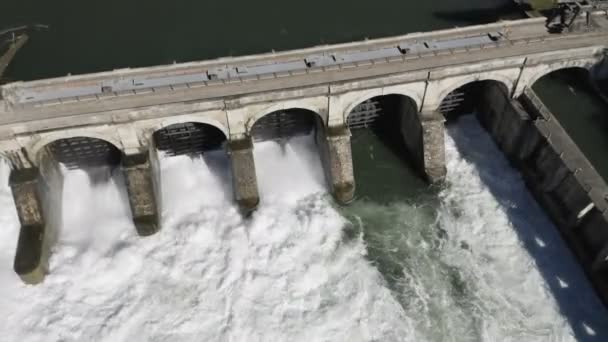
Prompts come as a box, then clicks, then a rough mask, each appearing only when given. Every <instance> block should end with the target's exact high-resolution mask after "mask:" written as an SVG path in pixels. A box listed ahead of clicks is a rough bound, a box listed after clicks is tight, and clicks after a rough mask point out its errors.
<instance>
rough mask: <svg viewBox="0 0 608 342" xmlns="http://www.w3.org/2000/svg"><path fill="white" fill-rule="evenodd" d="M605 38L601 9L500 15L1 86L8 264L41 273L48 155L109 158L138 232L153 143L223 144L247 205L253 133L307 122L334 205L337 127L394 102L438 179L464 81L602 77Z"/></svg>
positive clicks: (343, 136) (406, 132) (418, 161)
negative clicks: (388, 34)
mask: <svg viewBox="0 0 608 342" xmlns="http://www.w3.org/2000/svg"><path fill="white" fill-rule="evenodd" d="M607 43H608V19H607V18H606V16H605V15H603V14H597V15H594V16H593V17H592V20H591V26H590V27H588V29H586V30H584V31H573V32H569V33H563V34H551V33H549V32H548V30H547V28H546V27H545V22H544V19H526V20H518V21H504V22H499V23H494V24H490V25H481V26H471V27H466V28H456V29H451V30H442V31H436V32H430V33H415V34H410V35H405V36H400V37H393V38H386V39H378V40H368V41H363V42H357V43H349V44H339V45H333V46H321V47H315V48H309V49H302V50H296V51H287V52H281V53H271V54H266V55H257V56H245V57H236V58H223V59H219V60H214V61H205V62H192V63H184V64H174V65H168V66H159V67H150V68H140V69H121V70H115V71H110V72H103V73H97V74H90V75H77V76H66V77H61V78H55V79H49V80H39V81H31V82H15V83H11V84H7V85H4V86H2V88H1V93H2V101H0V152H1V153H2V155H3V157H5V158H6V159H7V160H8V161H9V162H10V163H11V165H12V168H13V171H12V173H11V179H10V183H11V187H12V190H13V196H14V198H15V204H16V206H17V209H18V210H17V211H18V216H19V219H20V222H21V224H22V230H21V236H20V243H19V246H24V247H20V248H19V249H18V252H17V258H16V263H15V269H16V271H17V273H19V274H20V275H21V276H22V278H23V279H24V281H26V282H30V283H36V282H39V281H42V279H43V277H44V273H45V272H46V271H45V267H46V266H45V263H46V258H47V256H48V255H47V254H48V249H49V248H48V244H49V243H50V242H49V239H48V238H47V236H48V235H49V232H46V231H45V224H46V223H45V219H44V213H43V212H44V211H43V209H42V208H43V207H44V203H43V201H42V200H41V198H42V196H41V195H40V190H39V189H40V188H41V187H45V186H46V183H47V182H48V179H49V178H52V177H54V178H59V179H60V178H61V176H60V174H61V172H59V169H58V167H59V165H58V163H59V162H61V163H63V164H65V165H67V166H68V167H85V168H86V167H88V166H91V165H100V164H106V165H112V166H115V167H119V168H120V169H121V170H122V172H123V174H124V178H125V181H126V188H127V193H128V195H129V204H130V207H131V212H132V214H133V221H134V224H135V226H136V228H137V231H138V233H139V234H140V235H149V234H153V233H155V232H156V231H157V230H158V229H159V215H160V214H159V212H160V207H161V203H160V200H159V199H158V198H157V194H159V193H160V191H159V189H158V187H159V184H158V182H157V181H156V178H157V177H156V173H157V170H156V169H155V167H156V166H155V165H156V164H157V158H158V156H157V152H158V151H159V150H160V151H164V153H168V154H170V155H178V154H189V155H190V154H200V153H206V152H208V151H210V150H217V149H222V150H224V151H226V153H227V154H228V155H229V156H230V161H231V170H232V179H233V182H234V192H235V194H234V195H235V199H236V201H237V202H238V203H239V205H240V206H241V207H242V208H243V209H244V210H245V211H249V210H253V209H255V207H256V206H257V204H258V202H259V194H258V186H257V176H256V165H255V161H254V158H253V141H255V140H260V139H275V138H278V139H282V138H288V137H289V136H291V135H294V134H302V133H303V132H304V133H312V134H314V135H315V140H316V143H317V146H318V149H319V153H320V155H321V160H322V162H323V166H324V168H325V173H326V180H327V182H328V187H329V189H330V190H331V192H332V193H333V194H334V196H335V198H336V200H337V201H338V202H341V203H346V202H349V201H350V200H352V198H353V196H354V192H355V177H354V173H353V166H352V155H351V153H352V152H351V141H350V129H357V128H359V127H365V126H367V125H368V124H371V123H373V121H374V120H376V119H377V118H379V117H382V116H383V115H386V112H391V111H392V112H395V113H397V115H394V116H392V117H391V118H392V119H391V120H394V125H393V126H395V127H398V129H399V132H400V134H402V138H403V140H404V141H405V145H406V146H407V149H408V152H409V153H410V155H411V158H412V164H413V165H415V167H416V168H417V169H418V171H419V172H420V174H421V175H422V176H423V177H425V178H426V179H427V180H429V181H430V182H437V181H441V180H442V179H443V177H444V175H445V172H446V169H445V168H446V166H445V155H444V154H445V152H444V140H443V139H444V121H445V119H446V117H447V116H449V115H451V114H449V113H448V109H449V112H451V111H452V110H457V109H458V107H459V106H460V105H461V103H462V104H463V105H467V104H468V102H470V101H468V100H467V99H470V98H471V96H474V95H475V94H477V93H478V92H479V89H477V87H469V85H472V84H473V85H478V84H481V83H480V82H493V83H492V84H494V85H495V84H498V85H500V86H501V87H503V88H504V89H506V93H507V94H508V96H509V97H510V98H517V97H519V96H520V95H521V94H523V93H524V92H525V90H526V89H527V88H529V87H531V86H532V84H534V82H536V80H538V79H539V78H541V77H542V76H543V75H546V74H548V73H550V72H553V71H555V70H559V69H562V68H568V67H580V68H585V69H588V70H590V71H591V74H592V75H594V76H595V77H604V76H606V75H607V73H608V70H607V69H608V68H607V67H606V66H607V65H606V64H607V63H606V48H607ZM484 84H485V83H484ZM484 87H485V85H484ZM456 95H457V96H456ZM25 246H27V247H25Z"/></svg>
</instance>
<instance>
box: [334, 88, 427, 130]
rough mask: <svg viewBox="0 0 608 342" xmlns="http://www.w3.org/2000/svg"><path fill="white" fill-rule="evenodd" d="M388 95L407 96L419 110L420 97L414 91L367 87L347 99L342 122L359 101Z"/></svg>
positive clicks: (345, 120)
mask: <svg viewBox="0 0 608 342" xmlns="http://www.w3.org/2000/svg"><path fill="white" fill-rule="evenodd" d="M388 95H401V96H404V97H407V98H409V99H411V100H412V101H413V102H414V103H415V105H416V110H417V111H420V106H421V104H422V99H421V98H420V96H418V95H417V94H415V93H414V92H412V91H407V90H403V89H402V90H398V89H386V88H374V89H369V90H366V91H365V92H362V93H360V94H358V95H357V96H356V97H355V98H354V99H352V100H351V101H349V103H348V105H347V106H346V107H345V108H344V110H343V111H342V116H343V120H344V123H345V124H346V122H347V119H348V115H349V114H350V113H351V112H352V111H353V109H354V108H355V107H357V106H358V105H360V104H361V103H363V102H365V101H367V100H369V99H372V98H374V97H380V96H388Z"/></svg>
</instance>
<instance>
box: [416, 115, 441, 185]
mask: <svg viewBox="0 0 608 342" xmlns="http://www.w3.org/2000/svg"><path fill="white" fill-rule="evenodd" d="M421 118H422V120H421V122H420V123H421V125H422V151H423V152H422V153H423V159H422V160H423V163H424V174H425V176H426V178H427V179H428V181H429V182H431V183H437V182H440V181H442V180H443V179H444V178H445V174H446V167H445V141H444V130H445V125H444V122H445V118H444V117H443V115H441V113H439V112H432V113H422V114H421Z"/></svg>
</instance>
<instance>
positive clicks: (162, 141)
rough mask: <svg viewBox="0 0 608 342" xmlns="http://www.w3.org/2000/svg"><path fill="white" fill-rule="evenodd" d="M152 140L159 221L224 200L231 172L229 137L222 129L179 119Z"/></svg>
mask: <svg viewBox="0 0 608 342" xmlns="http://www.w3.org/2000/svg"><path fill="white" fill-rule="evenodd" d="M152 139H153V143H154V147H155V148H156V152H157V153H153V154H152V155H153V164H154V167H153V168H154V170H155V184H156V198H157V202H158V207H159V212H160V213H161V217H162V222H168V224H169V225H170V224H171V220H172V218H173V217H174V216H173V213H176V212H179V213H182V214H195V213H196V212H198V211H200V210H201V208H202V207H204V206H206V205H207V204H208V203H211V202H213V201H218V202H222V203H223V201H224V197H225V196H228V194H230V192H231V189H229V185H228V184H229V183H230V182H229V180H230V177H231V174H230V167H229V164H230V160H229V157H228V154H227V146H226V145H227V139H228V137H227V136H226V134H225V133H224V132H223V131H222V129H220V128H219V127H216V126H214V125H212V124H208V123H202V122H179V123H175V124H171V125H168V126H166V127H163V128H161V129H159V130H157V131H155V132H154V133H153V134H152ZM216 179H220V180H222V181H221V182H217V181H215V180H216ZM217 184H222V185H223V186H222V187H219V186H218V185H217Z"/></svg>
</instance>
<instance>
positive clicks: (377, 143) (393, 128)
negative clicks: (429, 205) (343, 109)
mask: <svg viewBox="0 0 608 342" xmlns="http://www.w3.org/2000/svg"><path fill="white" fill-rule="evenodd" d="M346 123H347V126H348V128H349V130H350V132H351V147H352V154H353V168H354V173H355V182H356V184H357V186H356V196H357V197H361V196H363V197H371V198H375V199H378V200H380V198H382V200H381V201H389V200H390V199H391V198H393V199H394V198H401V197H402V196H403V194H404V193H408V194H411V195H413V194H414V193H418V192H419V191H423V190H422V189H424V188H425V187H426V186H425V184H424V182H423V181H422V179H421V178H420V177H419V174H416V171H414V170H415V164H416V161H415V160H414V159H415V157H414V155H416V153H417V151H412V149H413V150H418V149H419V148H421V147H420V146H421V144H422V141H421V139H422V137H421V135H420V131H421V124H420V119H419V116H418V108H417V105H416V102H415V101H414V100H413V99H412V98H410V97H408V96H405V95H401V94H389V95H381V96H376V97H372V98H370V99H367V100H365V101H363V102H361V103H359V104H358V105H357V106H355V107H354V108H353V109H352V110H351V111H350V113H346ZM376 160H383V162H382V163H377V162H376ZM380 169H382V171H383V172H382V173H383V176H382V177H381V178H378V177H377V174H378V171H379V170H380ZM395 184H402V186H395Z"/></svg>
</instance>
